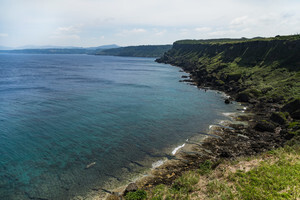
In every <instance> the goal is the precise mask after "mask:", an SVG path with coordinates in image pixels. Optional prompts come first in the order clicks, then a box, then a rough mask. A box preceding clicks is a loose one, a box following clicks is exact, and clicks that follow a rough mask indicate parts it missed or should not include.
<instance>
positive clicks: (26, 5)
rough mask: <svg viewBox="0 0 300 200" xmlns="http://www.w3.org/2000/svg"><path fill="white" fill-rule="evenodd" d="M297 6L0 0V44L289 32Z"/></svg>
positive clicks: (218, 0)
mask: <svg viewBox="0 0 300 200" xmlns="http://www.w3.org/2000/svg"><path fill="white" fill-rule="evenodd" d="M216 5H217V6H216ZM166 8H168V9H166ZM299 10H300V1H299V0H289V1H281V0H243V1H238V0H226V1H223V0H210V1H207V0H163V1H161V0H151V1H150V0H130V1H125V0H109V1H108V0H51V1H39V0H26V1H17V0H1V6H0V13H1V18H0V27H1V32H2V35H0V37H1V38H3V37H6V38H5V40H3V39H2V40H1V44H0V45H4V44H5V45H6V46H20V45H25V44H28V42H30V43H34V44H45V45H47V44H48V43H49V42H51V41H55V42H56V44H58V43H59V42H61V43H64V44H66V43H68V44H67V45H74V44H73V42H74V41H75V42H76V41H78V40H80V41H81V42H82V43H80V44H83V45H85V46H86V45H95V43H96V42H99V43H103V42H105V43H106V42H112V43H119V44H123V45H124V44H126V45H130V44H136V43H142V42H143V41H144V42H145V43H149V44H151V43H162V44H163V43H170V42H173V41H174V40H178V39H184V38H191V39H203V38H211V37H221V36H226V37H243V36H245V37H255V36H258V35H259V36H275V35H278V34H280V35H283V34H294V33H297V32H298V33H299V32H300V12H299ZM154 29H156V30H154ZM3 34H4V35H3ZM6 34H7V35H9V37H7V36H6ZM49 35H50V36H51V38H52V39H53V40H51V41H49ZM101 35H103V36H105V39H102V38H100V36H101ZM120 36H122V37H120ZM125 37H126V40H125V39H124V38H125ZM59 38H60V39H59ZM92 38H97V39H92ZM54 39H55V40H54ZM172 40H173V41H172ZM96 45H98V44H96Z"/></svg>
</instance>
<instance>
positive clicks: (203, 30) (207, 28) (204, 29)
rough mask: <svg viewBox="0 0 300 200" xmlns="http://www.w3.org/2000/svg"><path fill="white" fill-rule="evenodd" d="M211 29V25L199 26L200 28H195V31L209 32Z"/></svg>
mask: <svg viewBox="0 0 300 200" xmlns="http://www.w3.org/2000/svg"><path fill="white" fill-rule="evenodd" d="M210 30H211V28H209V27H199V28H195V31H197V32H208V31H210Z"/></svg>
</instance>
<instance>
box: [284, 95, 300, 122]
mask: <svg viewBox="0 0 300 200" xmlns="http://www.w3.org/2000/svg"><path fill="white" fill-rule="evenodd" d="M282 111H285V112H288V113H290V115H291V117H292V118H294V119H300V98H297V99H292V100H291V101H289V102H288V103H287V104H285V105H284V106H283V107H282Z"/></svg>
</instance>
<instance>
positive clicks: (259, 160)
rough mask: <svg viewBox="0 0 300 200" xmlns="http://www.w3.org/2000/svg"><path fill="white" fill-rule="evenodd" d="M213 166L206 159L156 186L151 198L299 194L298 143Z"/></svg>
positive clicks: (237, 197)
mask: <svg viewBox="0 0 300 200" xmlns="http://www.w3.org/2000/svg"><path fill="white" fill-rule="evenodd" d="M295 140H296V139H295ZM211 166H212V165H211V163H210V164H208V163H207V162H205V163H204V164H203V165H201V166H200V168H199V169H198V170H195V171H191V172H187V173H185V174H183V175H182V176H181V177H180V178H178V179H176V180H175V182H174V183H173V184H172V185H171V186H166V185H158V186H156V187H155V188H154V189H153V190H151V191H150V192H149V195H148V196H149V197H150V199H152V200H159V199H160V200H162V199H226V200H227V199H297V198H299V197H300V145H299V143H296V145H293V146H285V147H284V148H279V149H276V150H272V151H269V152H266V153H264V154H262V155H260V156H257V157H252V158H240V159H239V160H237V161H223V162H221V163H220V164H219V166H218V167H216V169H212V168H211ZM203 169H204V170H203ZM202 172H205V173H202Z"/></svg>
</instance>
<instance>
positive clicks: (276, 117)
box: [270, 112, 287, 125]
mask: <svg viewBox="0 0 300 200" xmlns="http://www.w3.org/2000/svg"><path fill="white" fill-rule="evenodd" d="M270 119H271V120H272V121H273V122H275V123H278V124H281V125H284V124H286V120H287V119H286V117H285V115H284V113H281V112H280V113H277V112H274V113H272V115H271V117H270Z"/></svg>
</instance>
